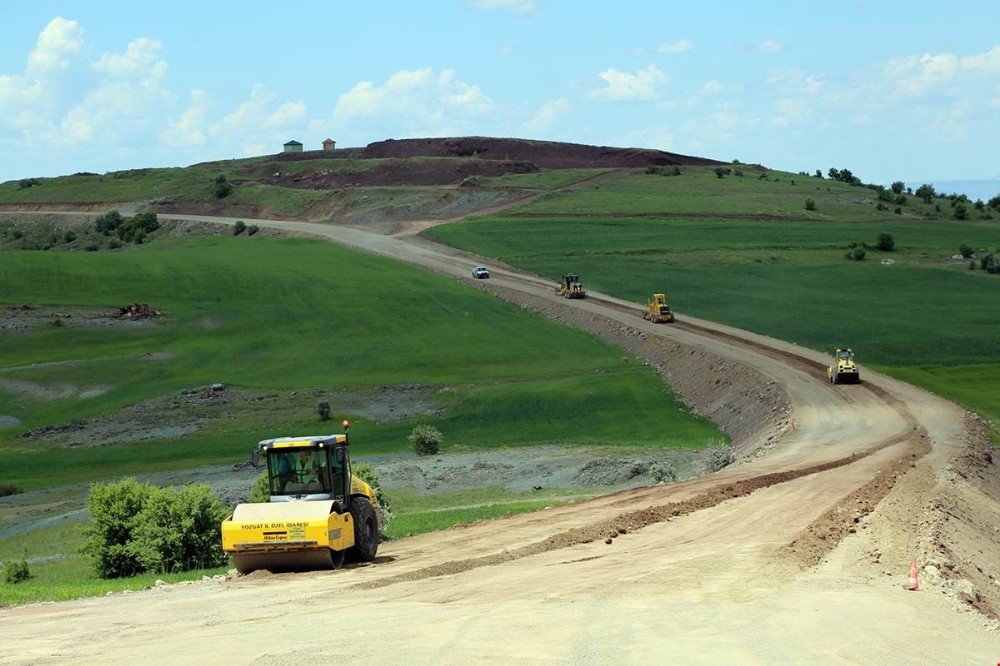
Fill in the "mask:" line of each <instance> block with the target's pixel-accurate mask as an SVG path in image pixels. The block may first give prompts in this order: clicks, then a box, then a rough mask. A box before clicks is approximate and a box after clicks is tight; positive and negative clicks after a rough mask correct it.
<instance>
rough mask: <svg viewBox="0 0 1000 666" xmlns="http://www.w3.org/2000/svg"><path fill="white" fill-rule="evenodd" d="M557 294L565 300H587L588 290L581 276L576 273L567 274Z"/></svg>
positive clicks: (557, 289)
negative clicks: (581, 280) (584, 286)
mask: <svg viewBox="0 0 1000 666" xmlns="http://www.w3.org/2000/svg"><path fill="white" fill-rule="evenodd" d="M556 293H557V294H561V295H562V297H563V298H587V290H586V289H584V288H583V283H581V282H580V276H579V275H577V274H576V273H567V274H566V275H564V276H563V279H562V282H560V283H559V286H558V287H556Z"/></svg>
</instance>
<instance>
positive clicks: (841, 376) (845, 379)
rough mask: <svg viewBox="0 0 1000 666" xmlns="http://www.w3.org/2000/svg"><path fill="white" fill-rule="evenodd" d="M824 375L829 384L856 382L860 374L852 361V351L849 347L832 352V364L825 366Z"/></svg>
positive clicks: (858, 380)
mask: <svg viewBox="0 0 1000 666" xmlns="http://www.w3.org/2000/svg"><path fill="white" fill-rule="evenodd" d="M826 376H827V378H828V379H829V380H830V383H831V384H858V383H860V382H861V374H860V373H859V372H858V366H857V364H856V363H855V362H854V352H853V351H851V350H850V349H849V348H846V349H840V348H839V347H838V348H837V351H836V352H834V354H833V364H832V365H830V366H829V367H827V369H826Z"/></svg>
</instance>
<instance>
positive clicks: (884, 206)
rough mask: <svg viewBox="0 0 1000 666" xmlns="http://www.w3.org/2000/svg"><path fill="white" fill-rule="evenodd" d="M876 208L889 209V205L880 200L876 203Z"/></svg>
mask: <svg viewBox="0 0 1000 666" xmlns="http://www.w3.org/2000/svg"><path fill="white" fill-rule="evenodd" d="M875 210H889V207H888V206H886V205H885V204H884V203H882V202H879V203H877V204H876V205H875Z"/></svg>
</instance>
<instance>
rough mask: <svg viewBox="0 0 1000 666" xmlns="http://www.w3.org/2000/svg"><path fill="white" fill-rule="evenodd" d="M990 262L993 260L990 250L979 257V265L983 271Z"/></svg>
mask: <svg viewBox="0 0 1000 666" xmlns="http://www.w3.org/2000/svg"><path fill="white" fill-rule="evenodd" d="M992 262H993V252H992V251H991V252H987V253H986V254H984V255H983V256H981V257H979V267H980V268H982V269H983V270H984V271H985V270H986V267H987V266H989V265H990V264H991V263H992Z"/></svg>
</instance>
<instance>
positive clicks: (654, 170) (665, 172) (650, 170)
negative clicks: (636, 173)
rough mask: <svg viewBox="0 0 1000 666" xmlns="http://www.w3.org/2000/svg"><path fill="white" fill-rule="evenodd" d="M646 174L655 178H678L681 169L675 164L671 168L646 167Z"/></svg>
mask: <svg viewBox="0 0 1000 666" xmlns="http://www.w3.org/2000/svg"><path fill="white" fill-rule="evenodd" d="M646 173H647V174H649V175H656V176H679V175H681V168H680V167H679V166H677V165H676V164H675V165H673V166H671V167H664V166H648V167H646Z"/></svg>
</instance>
